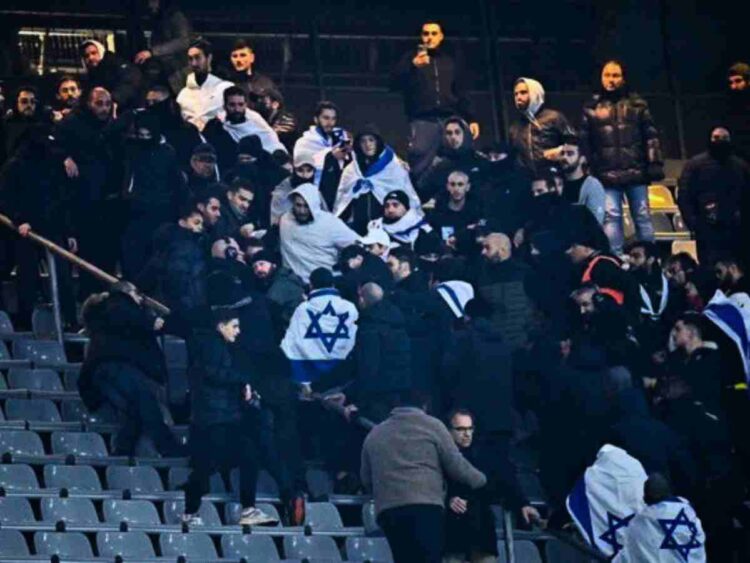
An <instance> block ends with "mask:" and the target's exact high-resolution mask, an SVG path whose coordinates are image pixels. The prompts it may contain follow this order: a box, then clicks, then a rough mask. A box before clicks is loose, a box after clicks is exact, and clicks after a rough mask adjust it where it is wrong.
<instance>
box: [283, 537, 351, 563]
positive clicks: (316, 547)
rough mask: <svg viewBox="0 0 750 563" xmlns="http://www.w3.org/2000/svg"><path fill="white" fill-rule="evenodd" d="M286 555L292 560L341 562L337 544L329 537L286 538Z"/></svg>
mask: <svg viewBox="0 0 750 563" xmlns="http://www.w3.org/2000/svg"><path fill="white" fill-rule="evenodd" d="M284 555H285V556H286V557H287V558H291V559H328V560H330V561H341V553H339V550H338V548H337V547H336V542H335V541H333V538H331V537H329V536H284Z"/></svg>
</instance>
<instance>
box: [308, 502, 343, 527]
mask: <svg viewBox="0 0 750 563" xmlns="http://www.w3.org/2000/svg"><path fill="white" fill-rule="evenodd" d="M305 525H306V526H310V527H312V528H321V529H324V530H335V529H338V528H343V527H344V523H343V522H342V521H341V515H340V514H339V511H338V510H336V507H335V506H334V505H333V504H331V503H330V502H308V503H307V504H306V506H305Z"/></svg>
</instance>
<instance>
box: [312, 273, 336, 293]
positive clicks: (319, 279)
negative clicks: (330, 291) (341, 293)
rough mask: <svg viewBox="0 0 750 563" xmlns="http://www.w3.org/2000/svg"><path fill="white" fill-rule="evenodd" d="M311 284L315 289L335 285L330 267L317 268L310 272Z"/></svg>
mask: <svg viewBox="0 0 750 563" xmlns="http://www.w3.org/2000/svg"><path fill="white" fill-rule="evenodd" d="M310 286H311V287H312V288H313V289H323V288H324V287H333V286H334V282H333V272H331V270H329V269H328V268H317V269H315V270H313V271H312V273H311V274H310Z"/></svg>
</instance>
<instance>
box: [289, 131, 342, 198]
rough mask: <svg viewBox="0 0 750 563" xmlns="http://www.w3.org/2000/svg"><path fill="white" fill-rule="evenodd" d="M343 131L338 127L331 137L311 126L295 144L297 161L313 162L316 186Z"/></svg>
mask: <svg viewBox="0 0 750 563" xmlns="http://www.w3.org/2000/svg"><path fill="white" fill-rule="evenodd" d="M342 131H343V130H342V129H341V128H339V127H336V128H334V130H333V132H332V134H331V135H326V134H325V133H323V131H322V129H321V128H320V127H318V126H317V125H311V126H310V128H309V129H308V130H307V131H305V132H304V133H302V136H301V137H300V138H299V139H297V142H296V143H295V144H294V158H295V160H298V159H303V160H312V161H313V163H314V164H315V185H316V186H317V185H318V184H320V176H321V173H322V172H323V166H324V164H325V160H326V156H328V153H329V152H331V149H332V148H333V143H334V139H335V138H338V137H339V136H340V135H341V133H342Z"/></svg>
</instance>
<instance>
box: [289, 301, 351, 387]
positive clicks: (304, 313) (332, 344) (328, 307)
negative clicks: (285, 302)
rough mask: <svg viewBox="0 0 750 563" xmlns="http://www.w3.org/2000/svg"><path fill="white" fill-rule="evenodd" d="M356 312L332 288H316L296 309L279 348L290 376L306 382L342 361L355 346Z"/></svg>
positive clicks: (300, 381) (349, 303) (328, 370)
mask: <svg viewBox="0 0 750 563" xmlns="http://www.w3.org/2000/svg"><path fill="white" fill-rule="evenodd" d="M358 318H359V313H358V312H357V308H356V307H355V306H354V304H353V303H351V302H350V301H347V300H346V299H343V298H342V297H341V296H340V295H339V292H338V291H337V290H336V289H333V288H327V289H318V290H316V291H313V292H311V293H310V295H308V297H307V301H305V302H304V303H301V304H300V305H299V306H298V307H297V309H295V311H294V314H293V315H292V319H291V321H290V322H289V328H288V329H287V331H286V334H285V335H284V339H283V340H282V341H281V349H282V350H283V351H284V354H285V355H286V357H287V358H288V359H289V360H290V362H291V367H292V378H293V379H294V380H295V381H297V382H299V383H309V382H312V381H315V380H316V379H318V378H319V377H320V376H321V375H323V374H325V373H328V372H330V371H332V370H333V369H335V368H336V366H337V365H338V364H339V363H340V362H342V361H343V360H345V359H346V358H347V356H348V355H349V354H350V353H351V351H352V348H354V342H355V339H356V336H357V324H356V323H357V320H358Z"/></svg>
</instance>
